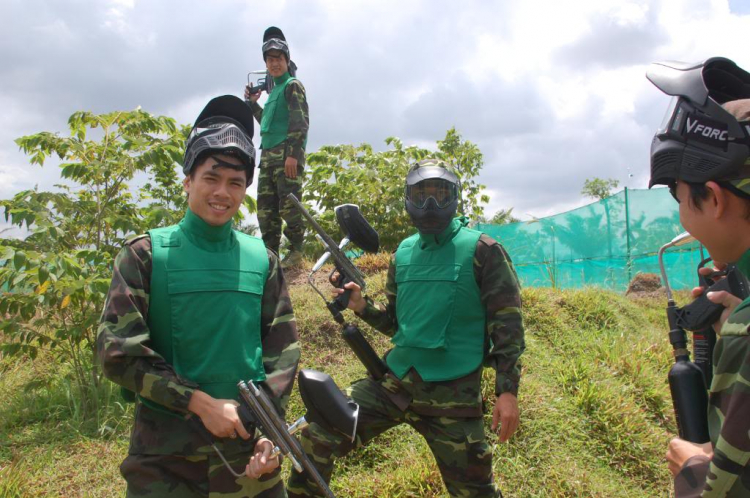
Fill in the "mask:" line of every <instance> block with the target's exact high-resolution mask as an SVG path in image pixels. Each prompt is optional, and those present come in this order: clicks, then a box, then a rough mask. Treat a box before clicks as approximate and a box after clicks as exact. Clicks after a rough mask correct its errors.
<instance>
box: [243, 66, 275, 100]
mask: <svg viewBox="0 0 750 498" xmlns="http://www.w3.org/2000/svg"><path fill="white" fill-rule="evenodd" d="M257 74H262V75H263V77H262V78H258V80H257V82H256V84H255V85H253V82H252V81H251V79H252V78H251V76H252V75H257ZM247 88H248V89H249V90H250V94H251V95H255V94H256V93H258V92H262V91H265V92H266V93H271V90H273V78H272V77H271V75H270V74H268V70H266V69H260V70H258V71H250V72H249V73H247Z"/></svg>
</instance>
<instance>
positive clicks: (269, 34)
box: [263, 26, 290, 63]
mask: <svg viewBox="0 0 750 498" xmlns="http://www.w3.org/2000/svg"><path fill="white" fill-rule="evenodd" d="M270 50H278V51H280V52H283V53H284V55H285V56H286V61H287V63H288V62H289V59H290V56H289V44H287V42H286V37H285V36H284V33H283V32H282V31H281V30H280V29H279V28H277V27H276V26H271V27H270V28H268V29H267V30H266V31H265V33H263V60H266V53H267V52H269V51H270Z"/></svg>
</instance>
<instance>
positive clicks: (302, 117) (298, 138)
mask: <svg viewBox="0 0 750 498" xmlns="http://www.w3.org/2000/svg"><path fill="white" fill-rule="evenodd" d="M284 96H285V97H286V102H287V105H288V106H289V128H287V133H286V149H285V151H284V153H285V154H284V155H285V157H293V158H295V159H297V160H298V161H302V160H303V159H304V155H305V140H306V139H307V130H308V129H309V128H310V113H309V110H308V107H307V96H306V95H305V87H304V86H302V83H301V82H300V81H299V80H296V79H295V80H293V81H291V82H290V83H289V84H288V85H287V86H286V89H285V91H284Z"/></svg>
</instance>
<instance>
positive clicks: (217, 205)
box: [209, 204, 229, 211]
mask: <svg viewBox="0 0 750 498" xmlns="http://www.w3.org/2000/svg"><path fill="white" fill-rule="evenodd" d="M209 206H211V207H212V208H214V209H218V210H219V211H226V210H227V209H229V206H225V205H223V204H209Z"/></svg>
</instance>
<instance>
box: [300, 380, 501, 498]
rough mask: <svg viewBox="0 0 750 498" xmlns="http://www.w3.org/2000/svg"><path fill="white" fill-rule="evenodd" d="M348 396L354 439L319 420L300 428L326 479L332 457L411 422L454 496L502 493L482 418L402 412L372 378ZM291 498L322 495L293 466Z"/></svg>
mask: <svg viewBox="0 0 750 498" xmlns="http://www.w3.org/2000/svg"><path fill="white" fill-rule="evenodd" d="M347 394H349V396H350V397H351V398H352V399H353V400H354V401H355V402H357V403H358V404H359V421H358V424H357V437H356V440H355V442H354V443H352V442H351V441H350V440H349V439H347V438H345V437H341V436H339V435H338V434H332V433H330V432H327V431H326V430H325V429H323V428H322V427H320V426H319V425H317V424H311V425H310V426H309V427H308V428H306V429H305V430H304V431H303V432H302V438H301V440H302V446H303V448H304V449H305V452H306V453H307V455H308V456H309V457H310V459H311V460H312V461H313V462H314V463H315V467H316V468H317V469H318V471H319V472H320V474H321V475H322V476H323V478H324V479H325V480H326V482H328V481H329V480H330V479H331V473H332V472H333V466H334V460H335V458H336V457H342V456H344V455H346V454H347V453H349V452H350V451H351V450H353V449H354V448H359V447H361V446H363V445H365V444H367V443H368V442H369V441H370V440H371V439H373V438H374V437H376V436H378V435H379V434H382V433H383V432H385V431H387V430H388V429H391V428H393V427H395V426H397V425H400V424H409V425H410V426H411V427H413V428H414V429H415V430H416V431H417V432H419V434H421V435H422V437H424V438H425V440H426V441H427V444H428V446H429V447H430V450H431V451H432V454H433V455H434V457H435V461H436V462H437V465H438V468H439V469H440V475H441V476H442V477H443V482H444V483H445V487H446V488H447V489H448V493H449V494H450V496H452V497H461V498H491V497H501V496H502V495H501V494H500V491H499V490H497V489H496V488H495V485H494V483H493V479H492V452H491V451H490V448H489V445H488V444H487V441H486V439H485V437H484V425H483V422H482V419H481V418H451V417H428V416H424V415H419V414H417V413H414V412H413V411H411V410H410V409H409V408H407V409H406V410H404V411H402V410H400V409H399V408H398V407H397V406H396V405H395V404H393V402H392V401H391V400H390V399H389V398H388V397H387V395H386V394H385V392H384V391H383V388H382V387H381V386H380V385H379V384H378V383H377V382H376V381H374V380H372V379H370V378H366V379H362V380H360V381H357V382H355V383H354V384H353V385H352V386H351V387H350V388H349V391H348V393H347ZM287 493H288V496H289V498H298V497H322V496H323V495H322V494H320V491H319V490H318V489H317V487H316V486H315V483H314V482H313V481H312V480H311V479H306V478H305V475H304V474H299V473H298V472H296V471H294V470H293V471H292V475H291V476H290V478H289V482H288V484H287Z"/></svg>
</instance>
